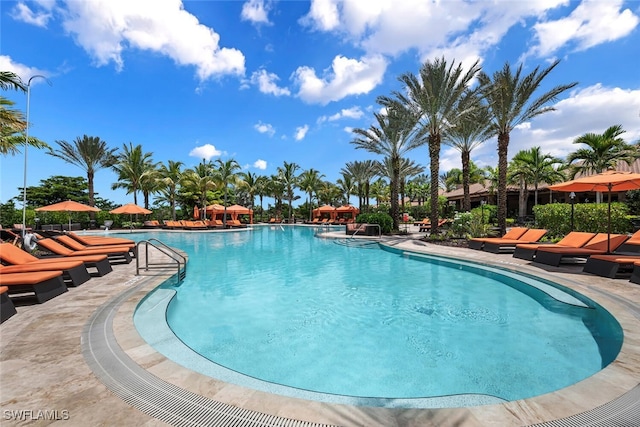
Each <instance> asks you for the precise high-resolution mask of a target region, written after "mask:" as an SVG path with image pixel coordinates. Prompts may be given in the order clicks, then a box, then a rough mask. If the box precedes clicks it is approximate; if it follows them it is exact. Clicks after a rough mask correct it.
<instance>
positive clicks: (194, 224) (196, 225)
mask: <svg viewBox="0 0 640 427" xmlns="http://www.w3.org/2000/svg"><path fill="white" fill-rule="evenodd" d="M180 223H181V224H182V227H183V228H184V229H185V230H206V229H207V228H208V227H207V224H206V223H205V222H204V221H201V220H197V221H187V220H183V221H180Z"/></svg>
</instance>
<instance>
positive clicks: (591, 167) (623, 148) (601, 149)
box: [567, 125, 640, 179]
mask: <svg viewBox="0 0 640 427" xmlns="http://www.w3.org/2000/svg"><path fill="white" fill-rule="evenodd" d="M624 132H625V130H624V129H622V126H621V125H615V126H610V127H609V128H608V129H607V130H605V131H604V133H602V134H596V133H585V134H584V135H581V136H579V137H578V138H576V139H575V140H574V141H573V143H574V144H584V145H586V147H584V148H579V149H578V150H576V151H574V152H572V153H569V155H568V156H567V163H569V164H570V165H571V178H572V179H573V178H574V177H575V176H576V175H577V174H578V173H582V174H589V173H602V172H604V171H606V170H607V169H613V168H615V167H616V166H617V164H618V162H625V163H627V164H628V165H631V164H632V163H633V162H634V161H635V160H636V159H637V158H638V155H639V154H640V152H639V151H638V147H637V145H630V144H627V143H626V142H625V141H624V139H622V138H621V137H620V135H622V134H623V133H624ZM578 161H579V163H578V164H574V162H578Z"/></svg>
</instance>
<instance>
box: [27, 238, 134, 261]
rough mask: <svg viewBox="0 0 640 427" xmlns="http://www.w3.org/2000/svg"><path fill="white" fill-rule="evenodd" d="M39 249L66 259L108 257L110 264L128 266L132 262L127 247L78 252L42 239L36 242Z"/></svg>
mask: <svg viewBox="0 0 640 427" xmlns="http://www.w3.org/2000/svg"><path fill="white" fill-rule="evenodd" d="M36 243H37V244H38V246H39V247H41V248H43V249H45V250H47V251H50V252H53V253H54V254H56V255H61V256H65V257H76V256H82V255H106V256H107V257H108V258H109V262H110V263H112V264H113V263H114V262H122V261H124V262H126V263H127V264H128V263H130V262H131V255H130V254H129V249H128V248H126V247H124V248H123V247H120V246H114V247H112V248H108V249H107V248H101V249H84V250H81V251H76V250H73V249H69V248H68V247H66V246H64V245H62V244H60V243H58V242H56V241H55V240H53V239H42V240H38V241H37V242H36Z"/></svg>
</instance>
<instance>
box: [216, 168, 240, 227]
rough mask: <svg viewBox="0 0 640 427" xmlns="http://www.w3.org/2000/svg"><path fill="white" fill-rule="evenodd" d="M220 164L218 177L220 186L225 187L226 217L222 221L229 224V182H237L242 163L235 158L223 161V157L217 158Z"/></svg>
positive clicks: (225, 224) (217, 172)
mask: <svg viewBox="0 0 640 427" xmlns="http://www.w3.org/2000/svg"><path fill="white" fill-rule="evenodd" d="M216 165H217V166H218V168H217V171H216V173H215V176H216V179H217V181H218V183H219V184H220V186H221V187H222V188H223V189H224V217H223V218H222V223H223V224H224V226H225V227H226V226H227V198H228V193H229V184H235V183H236V182H237V179H238V174H237V171H239V170H240V164H238V162H237V161H235V160H234V159H230V160H226V161H223V160H222V159H217V160H216Z"/></svg>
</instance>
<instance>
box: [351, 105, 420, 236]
mask: <svg viewBox="0 0 640 427" xmlns="http://www.w3.org/2000/svg"><path fill="white" fill-rule="evenodd" d="M386 107H387V108H386V113H375V114H374V115H375V118H376V121H377V122H378V125H377V126H375V125H371V126H370V127H369V129H359V128H356V129H354V130H353V133H355V134H356V135H359V136H360V138H356V139H354V140H352V141H351V143H352V144H354V145H355V146H356V148H362V149H365V150H367V151H370V152H372V153H375V154H380V155H382V156H383V157H388V158H389V162H390V164H391V170H389V171H386V172H387V173H388V178H389V181H390V183H391V184H390V185H391V216H392V219H393V229H394V230H398V215H399V207H398V190H399V186H400V179H401V175H400V166H401V159H402V157H405V154H406V153H408V152H409V151H411V150H413V149H415V148H417V147H419V146H421V145H423V144H424V138H423V137H422V134H421V133H420V130H419V128H418V126H417V124H418V120H419V118H420V115H419V114H417V113H416V112H415V110H411V109H408V108H405V106H404V105H403V104H400V103H397V102H396V103H389V104H387V106H386Z"/></svg>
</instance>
